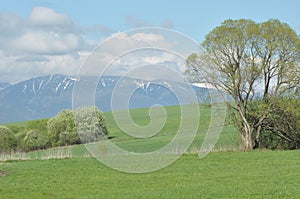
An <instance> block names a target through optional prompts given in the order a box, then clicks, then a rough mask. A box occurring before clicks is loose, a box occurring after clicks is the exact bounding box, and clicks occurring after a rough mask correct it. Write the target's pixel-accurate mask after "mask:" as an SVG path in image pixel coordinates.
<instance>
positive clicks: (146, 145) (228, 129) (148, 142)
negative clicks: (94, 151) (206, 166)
mask: <svg viewBox="0 0 300 199" xmlns="http://www.w3.org/2000/svg"><path fill="white" fill-rule="evenodd" d="M166 112H167V121H166V123H165V125H164V127H163V129H162V130H161V131H160V132H159V133H158V134H157V135H155V136H153V137H151V138H147V139H137V138H134V137H131V136H129V135H127V134H126V133H124V132H122V131H121V130H120V128H119V127H118V125H116V123H115V121H114V119H113V116H112V113H111V112H106V113H104V115H105V118H106V121H107V125H108V129H109V136H111V137H113V139H111V141H112V142H114V143H115V144H116V145H117V146H119V147H121V148H123V149H125V150H129V151H134V152H147V151H154V150H158V149H160V148H161V147H163V146H165V145H166V144H168V143H169V142H170V141H171V140H172V139H173V138H174V135H175V134H176V133H177V130H178V126H179V123H180V107H179V106H171V107H166ZM130 113H131V116H132V119H133V121H134V122H136V124H138V125H142V126H145V125H147V124H148V123H149V122H150V118H149V115H148V109H133V110H131V112H130ZM210 114H211V109H210V108H209V107H207V106H200V120H199V129H198V132H197V135H196V137H195V139H194V142H193V144H192V145H191V147H190V151H196V150H197V149H199V148H200V146H201V144H202V141H203V138H204V136H205V134H206V131H207V129H208V126H209V123H210V116H211V115H210ZM26 124H27V123H26V122H20V123H11V124H7V126H19V127H22V126H23V127H25V126H26ZM239 145H240V138H239V135H238V134H237V132H236V130H235V129H234V127H233V126H232V125H228V126H224V128H223V131H222V134H221V137H220V139H219V140H218V143H217V144H216V146H215V150H220V149H221V150H222V149H234V148H237V147H238V146H239ZM87 155H88V152H87V151H86V149H85V147H84V146H82V145H78V146H72V147H67V148H66V149H64V148H58V149H51V150H45V151H38V152H30V153H27V154H21V156H15V157H17V158H18V157H20V158H21V159H22V158H23V159H26V158H30V159H39V158H47V157H55V156H58V157H61V156H67V157H82V156H87ZM7 158H8V159H9V157H7V156H6V157H5V159H7ZM1 159H4V158H1V155H0V160H1Z"/></svg>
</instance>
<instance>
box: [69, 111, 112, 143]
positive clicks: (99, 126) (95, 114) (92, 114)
mask: <svg viewBox="0 0 300 199" xmlns="http://www.w3.org/2000/svg"><path fill="white" fill-rule="evenodd" d="M74 118H75V124H76V128H77V132H78V134H79V136H80V139H81V142H82V143H90V142H96V141H99V140H101V139H102V138H103V137H104V136H106V135H107V134H108V131H107V128H106V123H105V120H104V117H103V116H102V113H101V112H100V111H99V109H98V108H96V107H84V108H79V109H76V110H75V111H74Z"/></svg>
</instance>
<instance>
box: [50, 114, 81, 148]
mask: <svg viewBox="0 0 300 199" xmlns="http://www.w3.org/2000/svg"><path fill="white" fill-rule="evenodd" d="M47 129H48V133H49V136H50V141H51V144H52V146H60V145H62V143H64V142H60V137H61V136H60V135H61V134H63V133H64V132H68V133H69V132H73V131H75V124H74V118H73V113H72V111H68V110H63V111H62V112H60V113H59V114H58V115H57V116H55V117H53V118H51V119H49V120H48V122H47ZM62 137H64V136H62Z"/></svg>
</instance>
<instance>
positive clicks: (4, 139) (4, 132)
mask: <svg viewBox="0 0 300 199" xmlns="http://www.w3.org/2000/svg"><path fill="white" fill-rule="evenodd" d="M16 148H17V139H16V137H15V135H14V134H13V132H12V131H11V130H10V129H9V128H7V127H5V126H0V153H8V152H12V151H15V150H16Z"/></svg>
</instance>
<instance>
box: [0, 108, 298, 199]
mask: <svg viewBox="0 0 300 199" xmlns="http://www.w3.org/2000/svg"><path fill="white" fill-rule="evenodd" d="M178 110H179V109H178V107H167V112H168V121H167V123H166V125H165V127H164V129H163V130H162V131H161V132H160V133H159V134H158V135H157V136H155V137H153V138H150V139H145V140H141V139H135V138H132V137H130V136H127V135H126V134H124V133H122V132H121V131H120V129H119V128H118V127H117V126H116V125H115V124H114V122H113V119H112V115H111V113H105V116H106V119H107V121H108V127H109V130H110V136H113V137H115V138H113V139H112V141H113V142H115V143H116V144H117V145H119V146H120V147H123V148H125V149H129V150H132V151H151V150H153V149H157V148H159V147H161V146H162V145H164V144H166V143H168V142H169V141H170V140H171V139H172V138H173V136H174V133H175V132H176V129H177V128H178V125H177V124H178V122H179V119H180V118H179V117H178ZM132 116H133V119H134V121H135V122H136V123H138V124H147V122H149V117H148V112H147V110H145V109H139V110H132ZM201 116H202V118H201V121H200V128H199V132H198V134H197V136H196V139H195V141H194V143H193V146H199V145H200V144H201V141H202V139H203V137H204V134H205V130H206V129H207V127H208V123H209V120H208V118H209V117H210V109H209V108H207V107H201ZM13 125H16V124H13ZM17 125H21V126H22V125H26V123H21V124H17ZM238 144H239V138H238V135H237V133H236V132H235V130H234V128H233V127H232V126H227V127H225V128H224V129H223V133H222V135H221V138H220V139H219V141H218V144H217V146H216V149H221V148H223V147H225V148H227V147H236V146H237V145H238ZM87 155H88V153H87V152H86V150H85V148H84V146H83V145H77V146H72V147H67V148H58V149H50V150H45V151H38V152H31V153H29V154H26V158H31V159H36V158H37V159H40V158H45V157H46V158H47V157H50V158H51V157H58V158H59V157H64V156H67V157H69V156H70V157H74V158H71V159H50V160H30V161H6V162H0V198H297V197H298V196H299V195H300V190H299V186H300V173H299V172H298V171H299V169H300V151H255V152H227V153H221V152H215V153H211V154H209V155H208V156H207V157H206V158H204V159H199V158H198V157H197V156H196V155H184V156H183V157H182V158H180V159H179V160H178V161H176V162H175V163H174V164H172V165H171V166H169V167H167V168H165V169H162V170H160V171H157V172H153V173H146V174H126V173H121V172H118V171H115V170H112V169H110V168H107V167H106V166H104V165H102V164H101V163H99V162H98V161H97V160H95V159H93V158H91V157H89V158H83V157H84V156H87ZM3 173H6V176H3ZM1 175H2V176H1Z"/></svg>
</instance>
